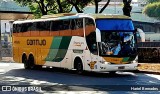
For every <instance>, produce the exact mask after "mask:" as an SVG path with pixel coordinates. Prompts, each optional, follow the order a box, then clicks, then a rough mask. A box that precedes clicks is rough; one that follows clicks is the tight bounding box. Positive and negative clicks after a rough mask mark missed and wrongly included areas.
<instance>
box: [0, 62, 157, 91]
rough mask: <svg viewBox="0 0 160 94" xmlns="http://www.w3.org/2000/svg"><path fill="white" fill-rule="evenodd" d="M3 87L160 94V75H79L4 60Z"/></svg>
mask: <svg viewBox="0 0 160 94" xmlns="http://www.w3.org/2000/svg"><path fill="white" fill-rule="evenodd" d="M2 86H11V91H4V90H6V87H3V88H2ZM29 87H31V88H33V87H34V89H31V88H29ZM4 88H5V89H4ZM9 88H10V87H9ZM18 88H19V89H18ZM28 88H29V89H28ZM35 88H36V89H35ZM2 89H3V91H2ZM0 90H1V91H0V93H1V94H14V93H15V94H21V93H26V94H28V93H30V94H35V93H58V94H59V93H60V94H70V93H72V94H74V93H76V94H77V93H78V94H82V93H85V94H97V93H98V94H139V93H140V94H146V93H147V94H160V75H154V74H144V73H133V72H117V73H116V74H115V75H111V74H109V73H91V72H85V73H84V74H82V75H79V74H76V73H75V72H74V71H68V70H62V69H58V70H57V69H46V68H43V69H41V70H25V69H24V68H23V64H18V63H3V62H0Z"/></svg>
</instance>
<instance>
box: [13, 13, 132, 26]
mask: <svg viewBox="0 0 160 94" xmlns="http://www.w3.org/2000/svg"><path fill="white" fill-rule="evenodd" d="M83 17H88V18H93V19H107V18H108V19H130V17H128V16H124V15H115V14H84V13H60V14H53V15H44V16H42V17H41V18H40V19H32V20H19V21H15V22H14V24H21V23H30V22H40V21H50V20H64V19H74V18H83Z"/></svg>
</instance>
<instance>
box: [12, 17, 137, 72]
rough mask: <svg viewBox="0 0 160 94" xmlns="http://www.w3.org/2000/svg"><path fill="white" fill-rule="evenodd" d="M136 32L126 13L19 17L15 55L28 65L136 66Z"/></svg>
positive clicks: (105, 69) (15, 28) (104, 68)
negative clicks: (29, 18) (33, 17)
mask: <svg viewBox="0 0 160 94" xmlns="http://www.w3.org/2000/svg"><path fill="white" fill-rule="evenodd" d="M135 32H136V31H135V29H134V26H133V23H132V20H131V19H130V18H129V17H126V16H122V15H105V14H58V15H54V16H53V15H50V16H44V17H42V18H41V19H34V20H24V21H15V22H14V24H13V59H14V60H15V62H19V63H24V67H25V69H34V68H41V67H42V66H51V67H59V68H67V69H70V70H72V69H74V70H77V72H78V73H81V72H82V71H84V70H85V71H94V72H116V71H126V70H136V69H137V48H136V47H137V46H136V45H137V44H136V36H135V35H136V34H135Z"/></svg>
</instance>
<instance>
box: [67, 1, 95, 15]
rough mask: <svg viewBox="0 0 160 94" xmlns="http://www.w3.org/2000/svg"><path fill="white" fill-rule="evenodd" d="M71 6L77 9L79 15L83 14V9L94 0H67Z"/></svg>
mask: <svg viewBox="0 0 160 94" xmlns="http://www.w3.org/2000/svg"><path fill="white" fill-rule="evenodd" d="M67 1H68V3H69V4H71V5H72V6H74V7H75V9H76V11H77V12H78V13H83V8H84V7H86V6H87V5H88V4H89V3H90V2H91V1H92V0H67Z"/></svg>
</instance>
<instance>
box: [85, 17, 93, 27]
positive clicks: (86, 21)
mask: <svg viewBox="0 0 160 94" xmlns="http://www.w3.org/2000/svg"><path fill="white" fill-rule="evenodd" d="M85 25H94V21H93V19H91V18H86V19H85Z"/></svg>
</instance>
